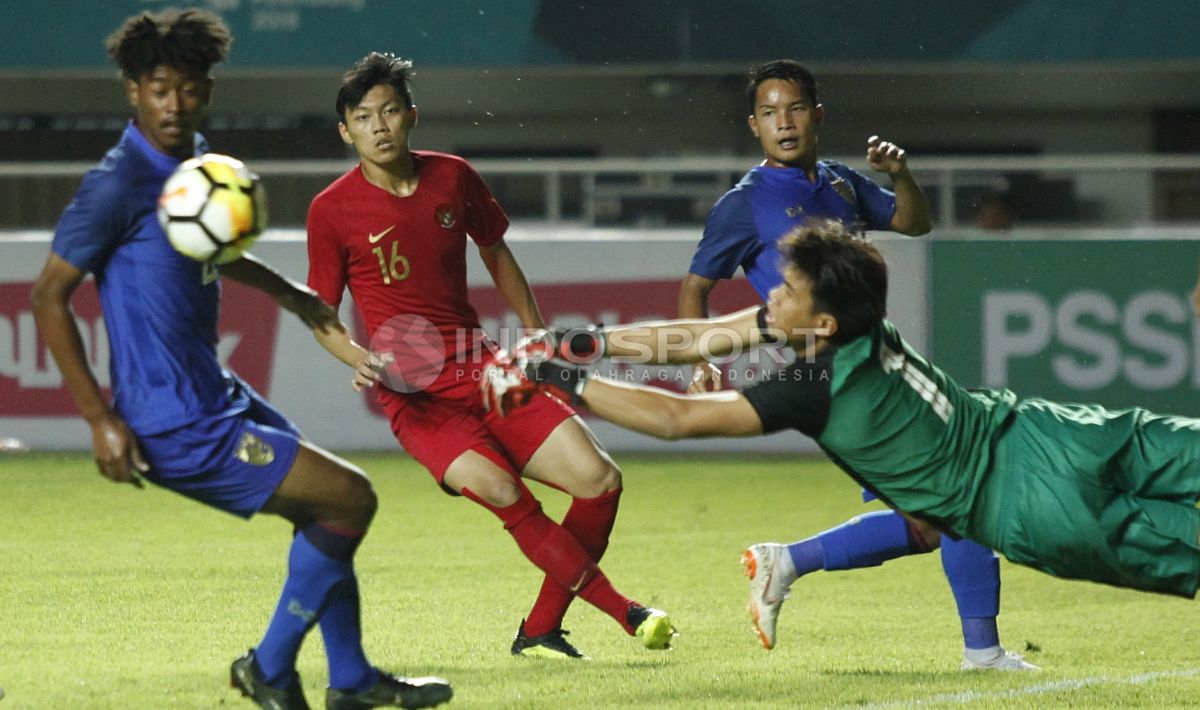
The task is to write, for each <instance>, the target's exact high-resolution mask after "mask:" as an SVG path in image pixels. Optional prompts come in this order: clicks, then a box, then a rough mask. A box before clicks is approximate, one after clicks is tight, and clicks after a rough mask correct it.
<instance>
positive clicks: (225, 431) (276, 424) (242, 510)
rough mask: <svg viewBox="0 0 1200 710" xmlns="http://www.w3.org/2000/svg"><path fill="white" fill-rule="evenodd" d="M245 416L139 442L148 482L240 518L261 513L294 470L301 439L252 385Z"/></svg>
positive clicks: (206, 421)
mask: <svg viewBox="0 0 1200 710" xmlns="http://www.w3.org/2000/svg"><path fill="white" fill-rule="evenodd" d="M237 384H238V385H239V386H241V387H242V388H244V390H245V393H246V394H247V395H248V397H249V400H250V406H249V407H248V408H247V409H246V410H245V411H243V412H238V413H236V414H233V415H222V416H217V417H212V418H209V419H202V420H200V421H198V422H194V423H193V424H190V425H188V426H186V427H181V428H179V429H173V430H171V431H166V432H163V433H161V434H151V435H149V436H144V437H139V439H138V443H139V444H140V445H141V447H142V453H143V454H144V455H145V457H146V462H147V463H149V464H150V471H149V472H147V473H146V479H147V480H149V481H151V482H152V483H156V484H158V485H160V486H162V487H163V488H167V489H170V490H172V491H175V492H176V493H181V494H183V495H185V496H187V497H188V498H192V499H194V500H197V501H200V502H201V503H204V504H205V505H210V506H212V507H214V508H218V509H220V510H224V511H225V512H227V513H232V514H234V515H237V516H239V517H242V518H249V517H250V516H252V515H254V514H255V513H257V512H258V511H259V510H260V509H261V508H262V507H263V505H265V504H266V502H267V499H269V498H270V497H271V495H272V494H273V493H274V492H275V489H276V488H278V487H279V484H280V482H281V481H283V479H284V477H285V476H286V475H287V473H288V471H290V470H291V468H292V463H293V462H294V461H295V460H296V454H297V452H298V451H299V450H300V440H301V439H302V438H303V437H302V436H301V434H300V431H299V430H298V429H297V428H296V426H295V425H294V424H292V423H291V422H290V421H288V420H287V418H286V417H284V416H283V415H282V414H280V413H279V410H277V409H275V408H274V407H272V406H271V405H270V404H269V403H267V401H266V400H265V399H263V398H262V396H261V395H259V394H258V393H257V392H255V391H254V390H253V389H252V388H251V387H250V386H249V385H247V384H245V383H243V382H238V383H237Z"/></svg>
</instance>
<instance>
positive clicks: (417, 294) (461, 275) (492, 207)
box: [308, 151, 508, 360]
mask: <svg viewBox="0 0 1200 710" xmlns="http://www.w3.org/2000/svg"><path fill="white" fill-rule="evenodd" d="M412 157H413V163H414V166H415V167H416V171H417V176H418V182H417V189H416V191H415V192H413V194H412V195H409V196H408V197H397V196H395V195H393V194H391V193H389V192H387V191H385V190H383V189H381V188H379V187H376V186H375V185H372V184H371V183H369V182H367V179H366V178H365V177H363V174H362V170H361V168H360V167H359V166H355V167H354V168H353V169H351V170H350V171H349V172H347V173H346V174H345V175H342V176H341V177H340V178H338V179H337V180H335V181H334V182H333V183H332V184H331V185H330V186H329V187H327V188H325V190H323V191H322V192H321V193H320V194H319V195H317V196H316V197H315V198H314V199H313V201H312V205H311V206H310V207H309V211H308V263H309V267H308V285H309V286H311V287H312V288H313V289H314V290H316V292H317V293H318V294H320V296H321V298H323V299H324V300H325V301H327V302H329V303H331V304H333V305H335V306H337V305H338V304H339V303H340V302H341V300H342V293H343V290H344V289H345V288H346V287H349V289H350V295H351V297H352V298H353V299H354V303H355V305H356V306H357V307H358V310H359V313H360V314H361V316H362V319H363V322H364V323H365V324H366V326H367V332H368V335H370V336H373V335H375V332H376V330H378V329H379V327H380V325H382V324H383V323H384V322H385V321H387V320H388V319H389V318H392V317H394V316H406V315H412V316H420V317H422V318H424V319H426V320H428V321H429V322H430V323H432V324H433V326H434V327H436V328H437V330H438V331H439V332H440V333H441V335H442V337H443V342H444V345H445V353H446V355H447V360H450V359H451V358H452V357H453V356H454V354H456V353H457V352H458V351H460V349H461V348H462V346H463V345H466V346H468V347H474V346H475V345H474V344H475V341H477V340H478V338H479V333H480V331H479V316H478V315H476V313H475V309H474V308H473V307H472V306H471V304H470V302H468V301H467V262H466V244H467V241H466V238H467V237H468V236H469V237H471V239H473V240H474V241H475V243H476V244H478V245H480V246H491V245H493V244H495V243H497V242H498V241H500V240H501V239H502V238H503V236H504V232H505V231H506V230H507V229H508V216H507V215H505V214H504V210H503V209H502V208H501V207H500V205H499V204H498V203H497V202H496V199H495V198H494V197H493V196H492V193H491V191H489V190H488V188H487V186H486V185H485V184H484V183H483V179H482V178H480V177H479V174H478V173H476V172H475V170H474V169H473V168H472V167H471V166H470V165H469V164H468V163H467V162H466V161H465V160H463V159H462V158H459V157H457V156H453V155H447V154H444V153H435V152H429V151H413V152H412ZM464 334H467V335H466V337H465V338H464Z"/></svg>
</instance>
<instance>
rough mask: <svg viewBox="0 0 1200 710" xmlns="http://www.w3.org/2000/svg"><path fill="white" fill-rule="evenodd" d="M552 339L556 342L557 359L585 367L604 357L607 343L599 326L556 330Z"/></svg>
mask: <svg viewBox="0 0 1200 710" xmlns="http://www.w3.org/2000/svg"><path fill="white" fill-rule="evenodd" d="M554 338H555V340H556V341H557V342H558V357H560V358H562V359H563V360H566V361H567V362H573V363H575V364H577V365H586V364H589V363H593V362H595V361H597V360H599V359H600V358H602V357H604V349H605V346H606V345H607V343H606V342H605V339H604V333H603V331H601V330H600V327H599V326H595V325H589V326H587V327H585V328H568V329H563V330H556V331H554Z"/></svg>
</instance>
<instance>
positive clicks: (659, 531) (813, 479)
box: [0, 454, 1200, 710]
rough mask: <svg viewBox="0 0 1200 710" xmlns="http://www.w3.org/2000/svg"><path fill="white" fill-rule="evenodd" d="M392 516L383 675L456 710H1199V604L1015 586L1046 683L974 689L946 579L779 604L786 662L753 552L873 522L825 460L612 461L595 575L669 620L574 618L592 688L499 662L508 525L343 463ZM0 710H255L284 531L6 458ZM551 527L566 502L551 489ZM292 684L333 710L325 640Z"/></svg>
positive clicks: (555, 668)
mask: <svg viewBox="0 0 1200 710" xmlns="http://www.w3.org/2000/svg"><path fill="white" fill-rule="evenodd" d="M351 458H352V459H353V460H354V461H356V462H357V463H359V464H360V465H362V466H363V467H364V468H365V469H366V470H367V471H368V472H370V473H371V475H372V478H373V479H374V481H375V484H376V487H377V488H378V490H379V492H380V498H381V508H380V514H379V516H378V518H377V519H376V523H375V526H374V528H373V529H372V531H371V534H370V536H369V537H368V538H367V540H366V542H365V543H364V545H363V548H362V550H361V552H360V554H359V557H358V569H359V578H360V583H361V588H362V592H363V597H364V610H363V616H364V627H365V636H366V645H367V648H368V652H369V654H370V655H371V657H372V658H373V660H374V661H375V662H376V663H377V664H379V665H381V666H383V667H385V668H388V669H390V670H394V671H397V672H401V673H409V674H424V673H436V674H439V675H444V676H446V677H448V678H450V679H451V681H452V682H453V683H454V684H455V690H456V697H455V700H454V702H453V703H452V705H451V706H450V707H463V708H492V707H513V708H518V707H527V708H600V707H629V706H641V707H656V708H657V707H664V708H702V707H739V706H740V707H864V706H866V707H902V706H907V705H917V704H920V705H937V706H953V705H969V706H970V707H973V708H974V707H1096V708H1108V707H1118V706H1121V707H1155V708H1162V707H1180V706H1187V705H1197V704H1200V641H1198V639H1200V609H1197V608H1196V606H1195V605H1194V603H1192V602H1188V601H1184V600H1179V599H1171V598H1165V597H1158V596H1152V595H1148V594H1141V593H1136V592H1129V591H1120V590H1115V589H1110V588H1105V587H1101V586H1097V585H1091V584H1085V583H1078V582H1071V583H1068V582H1062V581H1059V580H1055V579H1052V578H1050V577H1047V576H1045V575H1042V574H1039V573H1035V572H1032V571H1029V570H1025V569H1021V568H1016V567H1014V566H1012V565H1008V564H1007V563H1005V565H1004V569H1003V572H1004V592H1003V603H1002V614H1001V617H1000V621H1001V634H1002V638H1003V640H1004V642H1005V643H1006V645H1008V646H1009V647H1010V648H1014V649H1016V650H1020V651H1022V652H1024V653H1025V654H1026V656H1027V658H1029V659H1030V660H1031V661H1033V662H1034V663H1037V664H1039V665H1041V666H1043V667H1044V668H1045V670H1044V671H1043V672H1041V673H1038V674H1004V675H1000V674H963V673H960V672H959V671H958V670H957V669H958V660H959V653H960V650H961V649H960V637H959V632H958V623H957V616H956V615H955V613H954V608H953V600H952V598H951V596H950V592H949V589H948V588H947V586H946V583H945V581H944V578H943V575H942V571H941V566H940V562H939V559H938V557H937V555H936V554H934V555H925V556H922V557H916V558H909V559H904V560H897V561H893V562H891V563H888V564H887V565H886V566H884V567H881V568H876V569H870V570H860V571H855V572H849V573H847V572H842V573H824V572H818V573H816V574H814V575H811V576H809V577H806V578H805V579H803V580H801V581H800V582H799V583H798V584H797V585H796V587H795V588H794V589H793V595H792V599H791V600H790V601H789V602H788V604H787V605H785V607H784V609H783V614H782V616H781V620H780V633H779V646H778V648H776V649H775V650H774V651H772V652H766V651H763V650H762V649H761V648H759V646H758V643H757V641H756V640H755V639H754V637H753V635H752V633H751V631H750V627H749V622H748V621H747V619H746V615H745V612H744V609H743V604H744V597H745V593H746V582H745V579H744V578H743V577H742V576H741V574H740V568H739V565H738V555H739V553H740V552H741V550H742V549H743V548H744V546H745V545H747V544H749V543H752V542H759V541H764V540H792V539H798V538H800V537H805V536H807V535H809V534H812V533H815V532H817V531H819V530H822V529H824V528H826V527H828V526H830V525H832V524H836V523H838V522H841V521H843V520H845V519H846V518H848V517H850V516H852V515H855V514H858V513H861V512H864V511H866V510H870V509H873V508H870V507H867V506H863V505H861V504H860V503H858V502H857V501H858V498H857V495H858V489H857V488H856V487H855V486H854V484H853V483H852V482H851V481H850V480H849V479H847V478H845V477H844V476H842V475H841V474H839V473H838V472H837V471H836V470H835V469H834V468H833V467H832V466H831V465H829V464H828V463H826V462H824V461H823V460H795V459H789V458H766V457H764V458H757V459H754V460H750V461H739V460H736V459H731V458H721V457H704V458H699V457H697V458H694V459H687V458H678V457H672V458H664V457H645V456H642V457H637V456H619V457H618V459H619V461H620V462H621V464H622V467H623V469H624V471H625V487H626V492H625V496H624V498H623V501H622V508H621V515H620V517H619V519H618V521H617V528H616V531H615V532H614V536H613V541H612V545H611V547H610V548H609V552H608V555H607V557H606V558H605V560H604V564H603V567H604V569H605V570H606V572H607V573H608V575H609V577H610V578H611V579H612V580H613V581H614V583H615V584H616V586H617V588H618V589H620V590H622V591H623V592H624V593H626V594H627V595H629V596H632V597H635V598H638V599H640V600H642V601H643V602H645V603H648V604H653V605H655V606H660V607H662V608H664V609H667V610H669V611H670V612H671V614H672V616H673V618H674V619H675V622H676V625H677V626H678V628H679V630H680V634H681V635H680V636H679V637H678V638H677V640H676V643H675V648H674V649H672V650H670V651H667V652H651V651H646V650H644V649H643V648H641V646H640V644H639V643H638V642H637V641H635V640H633V639H631V638H629V637H627V636H625V635H624V634H623V633H622V632H621V631H620V630H619V628H618V627H617V625H616V624H615V623H613V622H612V621H611V620H609V619H608V618H607V617H605V616H603V615H602V614H601V613H600V612H598V611H596V610H595V609H592V608H590V607H588V606H587V605H586V604H583V603H579V604H577V605H576V606H574V607H573V608H572V610H571V612H570V613H569V615H568V617H567V623H566V624H565V626H566V627H567V628H568V629H570V630H571V632H572V634H571V637H570V638H571V640H572V641H573V642H575V643H576V644H577V645H578V646H579V647H580V648H581V649H582V650H584V651H585V652H586V653H588V654H589V655H590V656H591V657H592V659H593V660H591V661H590V662H566V661H545V660H538V659H521V658H513V657H512V656H510V655H509V652H508V645H509V643H510V641H511V638H512V635H513V633H514V631H515V630H516V627H517V623H518V622H519V621H520V619H521V617H522V616H523V615H524V613H525V612H526V611H527V609H528V605H529V604H530V603H531V602H532V600H533V596H534V594H535V592H536V589H537V586H538V584H539V582H540V577H539V575H538V574H537V571H536V570H535V569H534V567H533V566H532V565H530V564H529V563H528V562H526V561H525V560H524V558H522V557H521V556H520V553H519V552H518V551H517V549H516V546H515V545H514V544H513V543H512V542H511V540H510V538H509V537H508V536H507V535H506V534H504V533H503V531H502V529H501V527H500V524H499V522H498V521H497V520H496V519H494V518H493V517H492V516H491V515H490V514H488V513H487V512H486V511H484V510H482V509H481V508H478V507H476V506H474V505H472V504H470V503H469V502H467V501H465V500H460V499H452V498H450V497H448V496H446V495H444V494H442V493H440V492H439V490H438V489H437V487H436V486H435V485H434V484H433V483H432V481H431V480H430V478H429V477H428V475H427V474H426V473H425V472H424V471H423V469H421V468H420V467H419V466H417V465H416V464H414V463H413V462H412V461H411V460H409V459H407V458H405V457H403V456H400V455H386V456H382V455H375V454H372V455H358V456H352V457H351ZM0 496H2V498H3V501H4V506H3V512H0V687H2V688H4V689H5V691H6V693H7V697H5V698H4V699H3V700H0V710H17V709H19V708H20V709H34V708H36V709H43V708H88V709H103V708H121V709H122V710H138V709H141V708H147V709H150V708H154V709H156V710H159V709H162V708H215V707H231V708H237V707H247V708H248V707H251V705H250V704H249V703H248V702H247V701H245V700H243V699H242V698H241V697H240V696H239V695H238V694H237V693H236V692H234V691H232V690H230V689H229V688H228V687H227V684H228V666H229V663H230V661H232V660H233V658H234V657H236V656H237V655H239V654H240V653H242V652H244V651H245V649H246V648H248V647H250V646H252V645H253V644H254V643H256V641H257V639H258V636H259V634H260V633H261V631H262V629H263V627H264V625H265V623H266V619H267V616H268V614H269V613H270V611H271V610H272V608H273V605H274V603H275V601H276V595H277V593H278V590H279V585H280V581H281V578H282V574H283V561H284V554H285V550H286V546H287V542H288V539H289V534H290V530H289V528H288V526H287V524H286V523H284V522H282V521H281V520H278V519H272V518H263V519H258V520H255V521H253V522H250V523H245V522H242V521H241V520H239V519H236V518H234V517H232V516H228V515H224V514H218V513H215V512H213V511H211V510H209V509H207V508H204V507H202V506H200V505H197V504H195V503H192V502H190V501H187V500H185V499H183V498H181V497H178V496H176V495H174V494H171V493H168V492H166V491H163V490H161V489H157V488H154V487H152V486H151V487H148V489H147V490H144V491H138V490H135V489H134V488H132V487H130V486H117V485H113V484H111V483H108V482H107V481H105V480H103V479H102V478H100V476H99V475H97V474H96V472H95V470H94V467H93V465H92V463H91V461H90V459H89V458H88V457H86V456H82V455H70V456H64V455H49V454H26V455H7V456H0ZM539 496H540V497H542V498H543V500H544V501H545V503H546V507H547V509H548V510H549V511H550V512H551V513H552V514H554V515H555V516H559V515H561V513H562V512H563V510H564V509H565V498H564V497H563V496H562V495H560V494H558V493H556V492H553V491H549V490H547V489H539ZM300 671H301V674H302V676H303V678H304V682H305V688H306V691H307V693H308V696H309V698H310V701H312V702H313V704H314V707H323V687H324V685H323V684H324V678H325V667H324V656H323V652H322V649H321V644H320V638H319V634H315V635H313V636H312V637H310V639H309V640H308V642H307V643H306V645H305V648H304V649H303V652H302V654H301V658H300Z"/></svg>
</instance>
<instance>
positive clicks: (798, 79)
mask: <svg viewBox="0 0 1200 710" xmlns="http://www.w3.org/2000/svg"><path fill="white" fill-rule="evenodd" d="M768 79H782V80H783V81H791V82H794V83H796V84H798V85H799V86H800V88H801V89H803V90H804V94H805V96H807V97H808V102H809V103H810V104H812V105H813V106H816V105H817V79H816V77H814V76H813V75H812V72H810V71H809V70H807V69H805V68H804V67H803V66H802V65H801V64H800V62H797V61H795V60H794V59H776V60H775V61H772V62H767V63H766V64H763V65H761V66H758V67H755V68H754V69H751V70H750V83H749V84H747V85H746V101H747V102H748V103H749V104H750V113H751V114H752V115H753V113H754V109H755V101H756V100H757V98H758V86H759V84H762V83H763V82H764V81H767V80H768Z"/></svg>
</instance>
